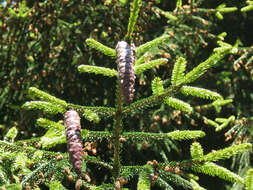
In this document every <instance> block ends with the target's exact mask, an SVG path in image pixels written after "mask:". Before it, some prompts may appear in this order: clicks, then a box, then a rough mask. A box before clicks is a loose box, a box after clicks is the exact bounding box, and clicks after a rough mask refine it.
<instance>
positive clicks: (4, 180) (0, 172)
mask: <svg viewBox="0 0 253 190" xmlns="http://www.w3.org/2000/svg"><path fill="white" fill-rule="evenodd" d="M0 158H1V159H2V156H1V157H0ZM8 183H9V180H8V176H7V174H6V172H5V171H4V168H3V167H2V166H0V184H1V185H5V184H8Z"/></svg>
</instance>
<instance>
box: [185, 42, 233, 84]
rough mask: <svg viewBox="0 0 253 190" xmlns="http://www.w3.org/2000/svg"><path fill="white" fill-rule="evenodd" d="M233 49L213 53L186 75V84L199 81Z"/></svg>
mask: <svg viewBox="0 0 253 190" xmlns="http://www.w3.org/2000/svg"><path fill="white" fill-rule="evenodd" d="M229 50H231V48H230V47H229V48H227V49H226V48H225V50H224V48H223V49H222V50H220V51H219V52H215V53H213V54H212V55H211V56H210V57H209V58H208V59H207V60H205V61H204V62H202V63H200V64H199V65H198V66H197V67H195V68H194V69H193V70H192V71H190V72H189V73H187V74H186V75H185V84H187V83H191V82H193V81H195V80H196V79H198V78H199V77H200V76H201V75H203V74H204V73H205V72H206V71H207V70H208V69H209V68H211V67H213V66H215V65H216V64H217V62H219V61H220V60H221V59H223V57H224V56H225V55H226V54H228V53H229Z"/></svg>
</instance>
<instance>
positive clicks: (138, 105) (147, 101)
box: [122, 85, 181, 114]
mask: <svg viewBox="0 0 253 190" xmlns="http://www.w3.org/2000/svg"><path fill="white" fill-rule="evenodd" d="M180 88H181V86H180V85H179V86H175V87H170V88H167V89H165V90H164V92H163V93H162V94H159V95H152V96H150V97H148V98H143V99H141V100H138V101H136V102H134V103H132V104H131V105H130V106H126V107H124V109H123V111H122V113H124V114H127V113H129V112H134V113H136V112H137V111H140V110H143V109H146V108H148V107H152V106H154V105H157V104H158V103H159V102H161V101H162V100H163V99H164V98H165V97H167V96H169V95H172V94H173V93H176V92H177V91H178V90H179V89H180Z"/></svg>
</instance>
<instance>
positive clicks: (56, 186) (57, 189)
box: [49, 180, 67, 190]
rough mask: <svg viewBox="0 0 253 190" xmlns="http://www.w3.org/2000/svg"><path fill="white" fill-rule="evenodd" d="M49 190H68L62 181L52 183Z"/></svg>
mask: <svg viewBox="0 0 253 190" xmlns="http://www.w3.org/2000/svg"><path fill="white" fill-rule="evenodd" d="M49 189H50V190H51V189H54V190H67V189H66V188H65V187H64V186H63V185H62V184H61V182H60V181H58V180H54V181H52V182H50V184H49Z"/></svg>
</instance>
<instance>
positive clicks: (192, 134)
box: [167, 130, 205, 140]
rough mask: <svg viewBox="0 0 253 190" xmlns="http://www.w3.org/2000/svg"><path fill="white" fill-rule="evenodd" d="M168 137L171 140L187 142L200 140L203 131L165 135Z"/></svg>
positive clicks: (174, 132)
mask: <svg viewBox="0 0 253 190" xmlns="http://www.w3.org/2000/svg"><path fill="white" fill-rule="evenodd" d="M167 135H168V137H169V138H170V139H172V140H188V139H196V138H202V137H204V136H205V133H204V132H203V131H190V130H184V131H183V130H182V131H179V130H176V131H173V132H170V133H168V134H167Z"/></svg>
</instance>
